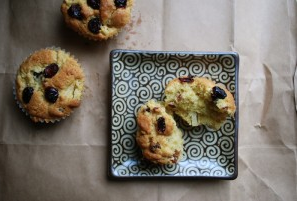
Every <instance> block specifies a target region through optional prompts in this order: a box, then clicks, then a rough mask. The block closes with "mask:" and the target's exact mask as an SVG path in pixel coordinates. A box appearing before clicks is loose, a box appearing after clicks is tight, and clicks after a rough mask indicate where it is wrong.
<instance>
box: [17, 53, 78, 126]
mask: <svg viewBox="0 0 300 204" xmlns="http://www.w3.org/2000/svg"><path fill="white" fill-rule="evenodd" d="M15 86H16V87H15V95H16V99H17V102H18V104H19V106H20V107H21V108H22V110H23V111H25V112H26V113H27V114H28V115H29V116H30V117H31V119H32V120H33V121H34V122H46V123H48V122H54V121H58V120H60V119H61V118H65V117H66V116H69V115H70V114H71V112H72V111H73V109H74V108H76V107H78V106H79V105H80V103H81V98H82V93H83V89H84V73H83V70H82V68H81V66H80V65H79V63H78V62H77V60H76V59H74V58H73V57H72V56H70V54H69V53H66V52H65V51H62V50H60V49H56V48H46V49H42V50H40V51H37V52H35V53H33V54H32V55H30V56H29V57H28V58H27V59H26V60H25V61H24V62H23V63H22V64H21V65H20V68H19V70H18V72H17V77H16V84H15Z"/></svg>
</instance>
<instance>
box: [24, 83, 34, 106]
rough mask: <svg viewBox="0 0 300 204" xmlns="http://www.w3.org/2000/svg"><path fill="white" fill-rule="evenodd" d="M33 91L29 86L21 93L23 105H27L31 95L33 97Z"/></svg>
mask: <svg viewBox="0 0 300 204" xmlns="http://www.w3.org/2000/svg"><path fill="white" fill-rule="evenodd" d="M33 92H34V89H33V88H32V87H30V86H27V87H26V88H25V89H24V90H23V93H22V99H23V102H24V103H29V101H30V99H31V97H32V95H33Z"/></svg>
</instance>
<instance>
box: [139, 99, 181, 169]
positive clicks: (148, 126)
mask: <svg viewBox="0 0 300 204" xmlns="http://www.w3.org/2000/svg"><path fill="white" fill-rule="evenodd" d="M137 123H138V127H139V128H138V131H137V135H136V141H137V144H138V145H139V146H140V148H141V149H142V153H143V156H144V157H145V158H146V159H147V160H149V161H151V162H153V163H156V164H174V163H177V162H178V161H179V160H180V159H181V158H182V153H183V138H182V136H183V133H182V132H181V130H179V129H178V127H177V126H176V122H175V120H174V119H173V117H172V116H171V115H170V114H168V113H167V112H166V110H165V107H164V106H163V105H162V103H161V102H156V101H154V100H150V101H148V102H147V103H146V104H144V105H142V106H141V108H140V109H139V111H138V113H137Z"/></svg>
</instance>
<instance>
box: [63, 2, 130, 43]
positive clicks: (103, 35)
mask: <svg viewBox="0 0 300 204" xmlns="http://www.w3.org/2000/svg"><path fill="white" fill-rule="evenodd" d="M132 6H133V0H64V1H63V3H62V5H61V12H62V14H63V16H64V20H65V22H66V24H67V25H68V26H69V27H71V28H72V29H73V30H74V31H76V32H78V33H79V34H80V35H82V36H84V37H86V38H88V39H91V40H96V41H99V40H106V39H108V38H111V37H113V36H115V35H117V34H118V33H119V32H120V30H121V29H122V28H123V27H124V26H125V25H126V24H128V23H129V22H130V19H131V10H132Z"/></svg>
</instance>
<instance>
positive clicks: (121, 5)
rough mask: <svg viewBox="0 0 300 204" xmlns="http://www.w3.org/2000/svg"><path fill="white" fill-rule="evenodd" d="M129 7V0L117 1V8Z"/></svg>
mask: <svg viewBox="0 0 300 204" xmlns="http://www.w3.org/2000/svg"><path fill="white" fill-rule="evenodd" d="M126 5H127V0H115V6H116V7H117V8H125V7H126Z"/></svg>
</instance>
